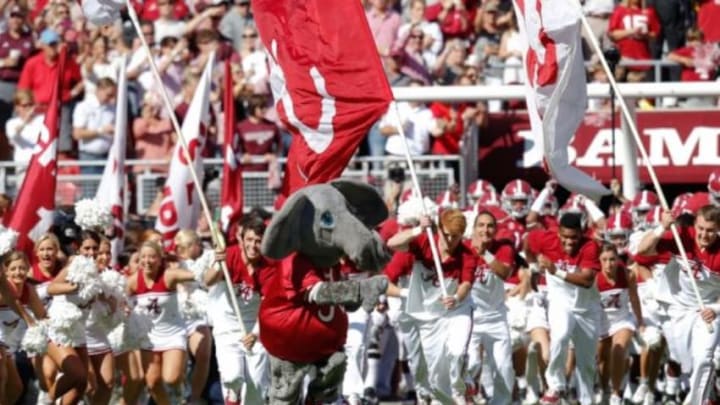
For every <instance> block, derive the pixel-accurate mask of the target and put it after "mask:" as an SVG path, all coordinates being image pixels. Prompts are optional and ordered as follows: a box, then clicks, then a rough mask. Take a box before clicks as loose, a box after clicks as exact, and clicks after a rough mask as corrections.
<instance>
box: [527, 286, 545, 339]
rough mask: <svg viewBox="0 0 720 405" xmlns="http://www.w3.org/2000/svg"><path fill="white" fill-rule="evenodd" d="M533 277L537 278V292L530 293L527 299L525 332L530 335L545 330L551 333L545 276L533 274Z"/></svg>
mask: <svg viewBox="0 0 720 405" xmlns="http://www.w3.org/2000/svg"><path fill="white" fill-rule="evenodd" d="M532 277H537V291H533V292H531V293H529V294H528V295H527V297H526V299H525V300H526V302H527V305H528V307H529V309H528V314H527V323H526V325H525V331H526V332H528V333H530V331H532V330H533V329H545V330H547V331H549V330H550V323H549V322H548V314H547V311H548V300H547V283H546V280H545V274H544V273H540V274H533V275H532Z"/></svg>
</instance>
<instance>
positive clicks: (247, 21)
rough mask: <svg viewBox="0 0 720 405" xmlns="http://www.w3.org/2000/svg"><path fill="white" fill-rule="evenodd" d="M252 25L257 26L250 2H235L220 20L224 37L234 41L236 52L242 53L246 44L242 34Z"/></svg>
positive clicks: (236, 0)
mask: <svg viewBox="0 0 720 405" xmlns="http://www.w3.org/2000/svg"><path fill="white" fill-rule="evenodd" d="M251 25H255V20H254V19H253V15H252V10H251V9H250V0H235V1H234V2H233V6H232V7H231V8H230V11H228V12H227V13H226V14H225V15H224V16H223V18H222V19H221V20H220V27H219V29H220V32H221V33H222V34H223V36H225V37H226V38H230V39H232V42H233V48H235V51H236V52H240V48H241V47H242V43H243V42H244V39H243V37H242V34H243V33H244V32H245V28H246V27H248V26H251Z"/></svg>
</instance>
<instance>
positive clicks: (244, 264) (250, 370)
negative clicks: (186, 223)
mask: <svg viewBox="0 0 720 405" xmlns="http://www.w3.org/2000/svg"><path fill="white" fill-rule="evenodd" d="M264 233H265V223H264V222H263V220H262V219H260V218H251V219H250V220H249V221H246V223H244V224H243V226H242V227H238V232H237V240H238V244H237V245H233V246H230V247H229V248H228V249H227V251H226V252H217V256H218V259H222V260H225V262H226V263H227V267H228V271H229V273H230V277H231V278H232V285H233V293H234V294H235V296H236V297H237V301H238V306H239V307H240V315H241V317H242V322H243V324H244V329H245V331H246V332H247V334H245V335H243V333H242V329H240V325H239V322H240V320H239V319H237V316H235V313H234V311H233V308H232V306H231V305H230V300H229V299H228V297H227V287H226V283H225V282H224V281H223V280H224V275H223V272H222V271H221V269H220V268H219V266H215V267H214V268H212V269H209V270H208V271H207V272H206V273H205V283H206V284H207V285H208V286H209V288H210V291H209V297H208V306H209V311H208V313H209V314H210V316H211V317H212V321H213V337H214V338H215V345H216V351H215V353H216V356H217V362H218V368H219V371H220V378H221V380H222V389H223V397H224V398H225V404H227V405H233V404H241V403H242V404H255V403H257V404H260V403H264V402H265V400H264V399H265V395H264V393H263V391H264V390H265V389H266V388H267V387H268V386H269V384H270V378H269V374H268V371H269V370H268V366H269V364H268V357H267V353H266V352H265V349H264V348H263V347H262V345H261V344H260V343H259V342H258V333H259V324H258V322H257V319H258V310H259V308H260V297H261V295H262V293H263V291H262V288H264V287H266V286H267V284H268V281H269V279H270V277H272V276H273V275H274V273H275V265H274V263H273V262H271V261H270V260H268V259H267V258H265V257H264V256H263V255H262V254H261V253H260V242H261V241H262V237H263V235H264ZM202 270H205V269H202Z"/></svg>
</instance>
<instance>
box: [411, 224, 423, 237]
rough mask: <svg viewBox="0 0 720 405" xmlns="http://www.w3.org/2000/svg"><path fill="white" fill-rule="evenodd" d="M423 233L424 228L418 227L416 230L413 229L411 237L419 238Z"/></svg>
mask: <svg viewBox="0 0 720 405" xmlns="http://www.w3.org/2000/svg"><path fill="white" fill-rule="evenodd" d="M422 232H423V229H422V227H421V226H416V227H414V228H413V229H412V233H411V235H412V236H414V237H418V236H420V235H422Z"/></svg>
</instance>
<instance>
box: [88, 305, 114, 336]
mask: <svg viewBox="0 0 720 405" xmlns="http://www.w3.org/2000/svg"><path fill="white" fill-rule="evenodd" d="M121 321H122V316H121V312H119V311H113V310H112V308H110V305H108V304H107V303H106V302H103V301H100V300H97V301H95V302H93V303H92V305H91V306H90V313H89V314H88V319H87V324H88V325H90V326H97V327H99V328H100V329H102V330H105V331H109V330H112V329H113V328H115V327H116V326H117V324H118V323H120V322H121Z"/></svg>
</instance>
